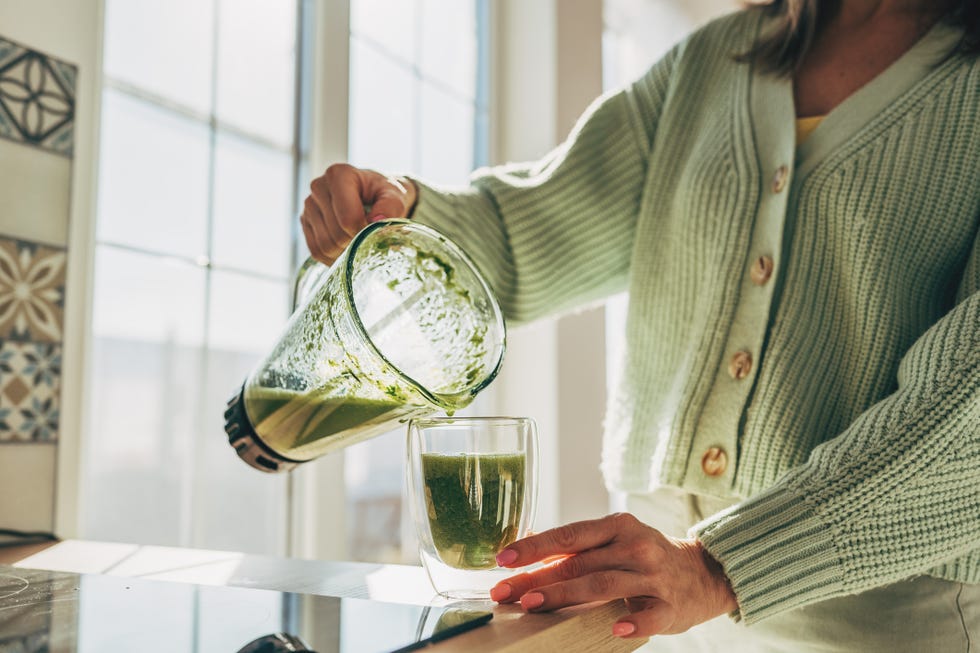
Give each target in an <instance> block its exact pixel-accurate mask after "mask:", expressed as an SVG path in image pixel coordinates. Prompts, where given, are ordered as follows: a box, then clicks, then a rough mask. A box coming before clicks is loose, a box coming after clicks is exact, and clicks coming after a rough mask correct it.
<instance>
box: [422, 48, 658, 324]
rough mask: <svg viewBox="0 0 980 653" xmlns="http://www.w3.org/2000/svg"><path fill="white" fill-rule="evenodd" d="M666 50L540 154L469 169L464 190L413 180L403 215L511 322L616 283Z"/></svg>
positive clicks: (607, 290)
mask: <svg viewBox="0 0 980 653" xmlns="http://www.w3.org/2000/svg"><path fill="white" fill-rule="evenodd" d="M675 56H676V49H675V50H674V51H672V53H671V54H669V55H668V56H667V57H665V58H664V59H663V60H662V61H660V62H659V63H658V64H657V65H656V66H654V67H653V68H652V69H651V70H650V71H649V73H648V74H647V75H645V76H644V77H643V78H642V79H640V80H639V81H637V82H636V83H635V84H633V85H632V86H631V87H629V88H626V89H624V90H621V91H618V92H616V93H612V94H609V95H606V96H604V97H601V98H599V99H598V100H597V101H596V102H594V103H593V104H592V106H591V107H590V108H589V109H588V110H587V111H586V112H585V114H584V115H583V116H582V117H581V118H580V119H579V121H578V123H577V125H576V126H575V128H574V129H573V130H572V132H571V134H570V135H569V137H568V139H567V140H566V141H565V142H564V143H563V144H562V145H560V146H559V147H558V148H557V149H555V150H554V151H552V152H551V153H549V154H548V155H547V156H545V157H544V158H543V159H541V160H540V161H538V162H535V163H531V164H516V165H515V164H511V165H504V166H499V167H493V168H486V169H481V170H478V171H477V172H476V173H474V176H473V177H472V180H471V185H470V187H469V188H464V189H447V188H437V187H435V186H432V185H429V184H426V183H424V182H420V181H418V180H415V181H416V184H417V186H418V188H419V199H418V204H417V205H416V208H415V212H414V214H413V218H414V219H416V220H418V221H419V222H422V223H426V224H429V225H431V226H433V227H435V228H436V229H438V230H439V231H441V232H442V233H444V234H446V235H447V236H448V237H449V238H451V239H452V240H453V241H455V242H456V243H458V244H459V245H460V246H461V247H462V248H463V249H464V250H465V251H466V252H467V253H468V254H470V256H471V257H472V258H473V259H474V260H475V262H476V264H477V266H478V267H479V268H480V269H481V271H482V272H483V273H484V274H485V276H486V277H487V279H488V282H489V283H490V285H491V287H492V288H493V289H494V291H495V293H496V295H497V297H498V299H499V300H500V303H501V307H502V308H503V310H504V313H505V315H506V316H507V318H508V320H510V321H511V322H525V321H529V320H533V319H535V318H537V317H541V316H543V315H546V314H550V313H556V312H560V311H563V310H566V309H569V308H571V307H573V306H580V305H582V304H583V303H587V302H590V301H592V300H595V299H598V298H601V297H603V296H607V295H609V294H612V293H614V292H617V291H620V290H623V289H625V287H626V279H627V273H628V270H629V266H630V255H631V250H632V246H633V240H634V231H635V226H636V219H637V213H638V210H639V203H640V197H641V193H642V190H643V186H644V182H645V178H646V169H647V163H648V158H649V151H650V148H651V146H652V143H653V139H654V137H655V133H656V125H657V121H658V119H659V115H660V110H661V107H662V106H663V103H664V99H665V97H666V95H667V93H668V90H669V86H670V76H671V67H672V63H673V61H674V58H675Z"/></svg>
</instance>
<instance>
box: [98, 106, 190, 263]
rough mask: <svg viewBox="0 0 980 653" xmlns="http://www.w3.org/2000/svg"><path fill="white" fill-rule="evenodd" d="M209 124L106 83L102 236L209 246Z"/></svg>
mask: <svg viewBox="0 0 980 653" xmlns="http://www.w3.org/2000/svg"><path fill="white" fill-rule="evenodd" d="M208 140H209V139H208V130H207V127H206V126H205V125H203V124H198V123H196V122H194V121H191V120H188V119H186V118H183V117H181V116H179V115H177V114H175V113H173V112H170V111H167V110H165V109H159V108H156V107H154V106H153V105H150V104H146V103H144V102H142V101H140V100H135V99H133V98H130V97H128V96H126V95H123V94H121V93H118V92H115V91H113V90H111V89H107V90H106V91H105V93H104V94H103V103H102V146H101V169H100V171H99V215H98V223H97V224H98V229H97V235H98V239H99V240H100V241H103V242H105V241H109V242H113V243H120V244H124V245H132V246H134V247H139V248H143V249H149V250H153V251H157V252H165V253H168V254H175V255H182V256H189V257H194V256H199V255H202V254H204V253H206V240H205V239H206V235H207V203H208V202H207V197H208V189H207V184H208Z"/></svg>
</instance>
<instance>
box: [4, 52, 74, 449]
mask: <svg viewBox="0 0 980 653" xmlns="http://www.w3.org/2000/svg"><path fill="white" fill-rule="evenodd" d="M76 76H77V71H76V69H75V67H74V66H72V65H70V64H67V63H65V62H63V61H59V60H57V59H55V58H53V57H50V56H47V55H45V54H42V53H40V52H37V51H35V50H32V49H30V48H28V47H25V46H23V45H20V44H17V43H13V42H11V41H8V40H6V39H3V38H2V37H0V138H4V139H7V140H9V141H13V142H14V143H16V145H9V146H6V147H16V148H30V150H33V152H34V153H33V154H31V153H30V152H29V151H28V150H21V151H23V152H24V153H25V156H29V157H56V158H58V159H60V160H62V161H63V160H64V159H69V160H70V159H71V157H72V152H73V150H72V147H73V138H74V136H73V132H74V122H75V81H76ZM31 160H33V159H31ZM44 169H45V168H44V167H43V166H39V167H38V170H44ZM32 174H34V173H32ZM42 176H43V175H42ZM39 181H41V182H42V183H44V184H46V185H47V187H48V188H49V189H50V192H52V193H57V192H61V193H65V192H68V190H69V189H68V188H64V186H66V183H67V179H66V178H63V177H59V178H57V179H54V178H52V179H51V180H48V179H44V180H39ZM56 186H57V187H56ZM16 192H18V189H17V188H9V187H5V188H3V194H7V193H16ZM23 192H27V191H23ZM5 205H6V208H5ZM22 205H23V204H17V203H15V202H9V203H4V202H0V444H10V443H53V442H56V441H57V439H58V426H59V412H60V395H61V360H62V357H61V354H62V342H63V340H64V333H63V331H64V308H65V272H66V260H67V248H66V247H65V243H47V242H40V240H38V241H35V240H30V239H27V238H25V237H24V234H23V231H24V225H30V224H42V223H44V222H46V221H47V222H49V223H50V222H52V221H62V222H64V221H66V220H67V217H68V216H67V215H19V214H16V215H12V214H11V212H13V213H18V211H17V210H16V209H11V208H10V207H11V206H22ZM15 227H16V229H15ZM14 231H16V232H17V234H18V235H17V236H16V237H14V236H11V235H10V233H11V232H14Z"/></svg>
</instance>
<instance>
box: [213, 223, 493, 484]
mask: <svg viewBox="0 0 980 653" xmlns="http://www.w3.org/2000/svg"><path fill="white" fill-rule="evenodd" d="M297 300H298V303H297V309H296V310H295V311H294V313H293V315H292V317H291V318H290V319H289V322H288V323H287V325H286V327H285V330H284V331H283V333H282V335H281V336H280V338H279V340H278V342H277V343H276V345H275V346H274V347H273V349H272V351H271V353H269V355H268V356H267V357H266V358H265V360H263V361H262V362H261V363H259V365H258V366H257V367H256V368H255V369H254V370H253V371H252V373H251V374H250V375H249V376H248V378H247V379H246V381H245V383H244V385H243V387H242V389H241V390H240V391H239V392H237V393H236V394H235V396H234V397H232V399H231V400H230V401H229V402H228V406H227V409H226V411H225V431H226V433H227V434H228V439H229V442H230V443H231V445H232V446H233V447H234V448H235V450H236V451H237V452H238V455H239V456H240V457H241V458H242V459H243V460H245V462H247V463H248V464H249V465H251V466H252V467H255V468H256V469H259V470H262V471H266V472H280V471H286V470H289V469H292V468H293V467H295V466H296V465H298V464H299V463H302V462H306V461H309V460H313V459H314V458H317V457H319V456H322V455H323V454H326V453H328V452H330V451H334V450H337V449H339V448H342V447H346V446H348V445H350V444H354V443H355V442H359V441H362V440H365V439H368V438H370V437H373V436H376V435H380V434H381V433H384V432H387V431H390V430H392V429H393V428H395V427H397V425H398V424H400V423H404V422H407V421H408V420H409V419H412V418H415V417H423V416H426V415H431V414H433V413H435V412H438V411H445V412H446V413H447V414H452V413H453V412H454V411H456V410H459V409H461V408H463V407H464V406H466V405H467V404H469V403H470V402H471V401H472V400H473V398H474V397H475V396H476V394H477V393H478V392H480V390H482V389H483V388H485V387H486V386H487V385H488V384H489V383H490V382H491V381H492V380H493V379H494V377H495V376H496V374H497V371H498V370H499V368H500V364H501V362H502V361H503V355H504V343H505V333H506V331H505V327H504V321H503V315H502V313H501V311H500V307H499V305H498V303H497V301H496V298H495V297H494V295H493V293H492V292H491V290H490V288H489V286H487V284H486V282H485V281H484V280H483V277H482V276H481V274H480V273H479V271H478V270H477V268H476V266H475V265H474V264H473V262H472V261H471V260H470V259H469V257H468V256H467V255H466V254H465V253H464V252H463V251H462V250H461V249H460V248H459V247H457V246H456V245H455V244H454V243H452V242H451V241H449V240H448V239H447V238H446V237H445V236H443V235H441V234H439V233H438V232H436V231H435V230H433V229H431V228H429V227H425V226H423V225H420V224H417V223H414V222H409V221H407V220H385V221H381V222H376V223H373V224H371V225H368V226H367V227H366V228H365V229H363V230H362V231H361V232H360V233H359V234H358V235H357V236H355V238H354V240H353V241H352V242H351V244H350V246H349V247H348V248H347V249H346V250H345V252H344V253H343V254H342V255H341V257H340V258H339V259H338V260H337V261H336V262H335V263H334V264H333V265H332V266H331V267H329V268H327V267H326V266H323V265H321V264H319V263H314V262H313V261H312V260H310V261H307V263H305V264H304V265H303V268H301V270H300V276H299V278H298V279H297Z"/></svg>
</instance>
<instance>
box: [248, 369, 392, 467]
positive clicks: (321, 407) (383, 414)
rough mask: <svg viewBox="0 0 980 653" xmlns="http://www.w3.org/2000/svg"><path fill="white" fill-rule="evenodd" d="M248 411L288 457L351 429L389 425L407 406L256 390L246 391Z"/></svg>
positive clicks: (264, 437)
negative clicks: (309, 445) (395, 413)
mask: <svg viewBox="0 0 980 653" xmlns="http://www.w3.org/2000/svg"><path fill="white" fill-rule="evenodd" d="M245 407H246V410H247V411H248V416H249V419H251V420H252V425H253V426H254V427H255V431H256V433H258V434H259V435H260V436H261V437H262V440H263V441H264V442H265V443H266V444H267V445H269V446H270V447H272V448H273V449H275V450H276V451H279V452H281V453H283V454H284V455H287V456H288V455H289V453H290V452H291V451H292V450H294V449H298V448H299V447H302V446H304V445H307V444H309V443H311V442H315V441H317V440H321V439H323V438H327V437H330V436H332V435H335V434H338V433H342V432H343V431H347V430H348V429H352V428H354V427H359V428H363V427H366V426H371V425H372V424H378V423H381V422H385V421H387V420H389V419H391V418H392V417H395V416H396V415H394V412H395V411H404V410H405V403H404V401H400V400H397V399H394V398H392V399H390V400H384V399H365V398H359V397H350V396H343V395H340V396H338V395H335V394H328V393H321V394H317V393H315V392H314V393H299V392H294V391H291V390H284V389H282V388H266V387H262V386H252V387H249V388H248V390H247V391H246V394H245Z"/></svg>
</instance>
